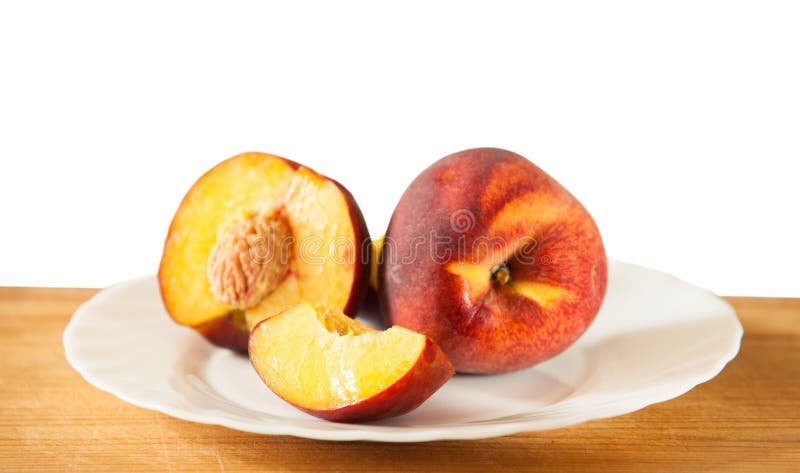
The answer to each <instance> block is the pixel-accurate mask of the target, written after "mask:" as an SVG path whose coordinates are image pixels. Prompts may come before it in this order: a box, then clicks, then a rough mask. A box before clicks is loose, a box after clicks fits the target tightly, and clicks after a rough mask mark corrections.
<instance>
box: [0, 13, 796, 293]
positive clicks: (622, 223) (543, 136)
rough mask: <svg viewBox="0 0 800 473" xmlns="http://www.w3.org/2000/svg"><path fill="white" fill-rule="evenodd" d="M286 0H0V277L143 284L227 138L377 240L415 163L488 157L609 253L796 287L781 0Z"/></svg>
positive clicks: (788, 77)
mask: <svg viewBox="0 0 800 473" xmlns="http://www.w3.org/2000/svg"><path fill="white" fill-rule="evenodd" d="M283 3H284V4H282V5H277V4H271V5H270V4H264V3H263V2H253V3H240V2H219V3H218V4H208V3H203V2H190V3H185V4H179V3H177V2H129V3H128V5H127V6H124V7H123V6H119V5H111V2H93V3H88V2H81V1H69V2H51V3H42V2H35V1H26V2H3V3H2V4H0V163H1V164H0V206H1V207H0V208H1V209H2V214H1V216H2V220H0V222H1V223H0V231H2V233H1V235H2V236H0V285H59V286H105V285H108V284H111V283H113V282H115V281H118V280H120V279H126V278H129V277H133V276H137V275H140V274H146V273H152V272H154V271H155V270H156V268H157V265H158V260H159V258H160V253H161V244H162V242H163V238H164V236H165V233H166V230H167V226H168V224H169V222H170V219H171V217H172V214H173V212H174V211H175V208H176V207H177V205H178V202H179V201H180V199H181V197H182V195H183V193H184V192H185V191H186V190H187V189H188V188H189V186H190V185H191V184H192V182H193V181H194V180H195V179H196V178H197V177H198V176H200V175H201V174H202V173H203V172H204V171H205V170H206V169H208V168H210V167H211V166H213V165H214V164H215V163H216V162H218V161H220V160H222V159H224V158H227V157H229V156H231V155H233V154H237V153H239V152H242V151H247V150H261V151H267V152H272V153H276V154H280V155H284V156H286V157H289V158H291V159H294V160H296V161H300V162H301V163H304V164H306V165H308V166H311V167H313V168H315V169H317V170H318V171H320V172H322V173H324V174H327V175H330V176H332V177H334V178H336V179H338V180H339V181H341V182H342V183H343V184H344V185H345V186H347V187H348V188H349V189H350V190H351V191H352V192H353V194H355V196H356V198H357V199H358V201H359V203H360V204H361V207H362V209H363V211H364V214H365V215H366V217H367V222H368V224H369V226H370V230H371V233H372V234H373V235H379V234H381V233H382V232H383V230H384V229H385V227H386V225H387V223H388V221H389V218H390V216H391V212H392V210H393V208H394V204H395V203H396V202H397V200H398V198H399V197H400V195H401V194H402V192H403V190H404V189H405V187H406V186H407V185H408V183H410V182H411V180H412V179H413V178H414V176H416V175H417V173H419V172H420V171H422V170H423V169H424V168H425V167H426V166H428V165H429V164H430V163H431V162H433V161H434V160H436V159H438V158H440V157H442V156H444V155H447V154H449V153H451V152H455V151H458V150H461V149H464V148H468V147H475V146H497V147H503V148H507V149H511V150H513V151H516V152H518V153H520V154H523V155H525V156H527V157H528V158H530V159H531V160H533V161H534V162H536V163H537V164H538V165H539V166H541V167H542V168H544V169H545V170H546V171H548V172H549V173H550V174H551V175H553V176H554V177H556V178H557V179H558V180H559V181H560V182H561V183H562V184H564V185H565V186H566V187H567V188H568V189H570V190H571V191H572V192H573V194H575V195H576V196H577V197H578V198H579V199H580V200H581V201H582V202H583V203H584V204H585V206H586V207H587V208H588V209H589V210H590V212H592V214H593V215H594V217H595V219H596V220H597V223H598V225H599V227H600V229H601V232H602V233H603V235H604V239H605V243H606V248H607V252H608V254H609V256H611V257H614V258H618V259H622V260H627V261H631V262H636V263H640V264H643V265H646V266H651V267H655V268H658V269H662V270H665V271H668V272H671V273H674V274H676V275H678V276H680V277H682V278H684V279H687V280H689V281H690V282H693V283H696V284H699V285H702V286H705V287H708V288H710V289H712V290H714V291H716V292H718V293H721V294H738V295H773V296H800V269H798V268H800V249H798V247H799V245H800V243H799V242H800V225H799V224H798V213H799V212H798V210H797V205H798V203H800V191H799V190H798V180H799V178H800V176H798V174H797V172H796V171H795V169H796V166H795V163H796V162H797V161H798V159H800V3H798V2H769V1H753V2H737V1H724V2H702V1H696V0H695V1H687V2H683V1H669V2H586V3H573V2H549V3H550V4H549V5H536V6H532V5H528V4H527V2H497V1H492V2H483V3H480V4H478V3H470V2H463V1H461V2H411V3H409V2H396V3H395V5H394V6H377V5H374V4H373V2H360V3H351V2H342V1H335V2H324V3H323V2H320V3H316V4H312V3H307V2H283Z"/></svg>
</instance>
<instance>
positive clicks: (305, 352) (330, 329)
mask: <svg viewBox="0 0 800 473" xmlns="http://www.w3.org/2000/svg"><path fill="white" fill-rule="evenodd" d="M250 361H251V362H252V363H253V366H254V367H255V369H256V371H257V372H258V374H259V376H260V377H261V379H262V380H263V381H264V383H265V384H266V385H267V386H269V388H270V389H271V390H272V391H273V392H274V393H275V394H277V395H278V396H279V397H281V398H283V399H284V400H286V401H287V402H289V403H290V404H292V405H294V406H295V407H297V408H299V409H301V410H303V411H305V412H307V413H309V414H311V415H314V416H316V417H321V418H323V419H328V420H333V421H339V422H356V421H365V420H374V419H381V418H385V417H391V416H397V415H401V414H405V413H407V412H409V411H411V410H413V409H415V408H416V407H417V406H419V405H420V404H422V402H424V401H425V400H426V399H428V398H429V397H430V396H431V395H432V394H433V393H434V392H436V390H438V389H439V388H440V387H441V386H442V385H443V384H444V383H445V382H447V380H448V379H450V377H451V376H453V373H454V368H453V366H452V365H451V364H450V362H449V361H448V360H447V357H446V356H445V355H444V353H443V352H442V351H441V350H440V349H439V347H438V346H437V345H436V343H434V342H433V340H431V339H430V338H428V337H426V336H424V335H421V334H419V333H416V332H412V331H410V330H408V329H405V328H402V327H397V326H395V327H391V328H389V329H387V330H385V331H382V332H381V331H378V330H375V329H372V328H370V327H367V326H366V325H364V324H361V323H360V322H357V321H355V320H352V319H350V318H349V317H347V316H345V315H344V314H342V313H341V312H339V311H336V310H331V309H328V308H325V307H324V306H322V305H320V304H309V303H304V304H300V305H297V306H295V307H293V308H291V309H288V310H286V311H284V312H282V313H281V314H279V315H276V316H274V317H271V318H269V319H266V320H264V321H262V322H261V323H259V324H258V325H256V327H255V328H254V329H253V331H252V333H251V334H250Z"/></svg>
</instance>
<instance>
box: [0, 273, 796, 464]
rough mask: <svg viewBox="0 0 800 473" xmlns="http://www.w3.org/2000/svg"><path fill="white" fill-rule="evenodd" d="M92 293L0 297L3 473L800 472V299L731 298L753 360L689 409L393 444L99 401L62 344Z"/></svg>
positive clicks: (739, 362) (744, 355)
mask: <svg viewBox="0 0 800 473" xmlns="http://www.w3.org/2000/svg"><path fill="white" fill-rule="evenodd" d="M94 292H95V291H94V290H88V289H32V288H0V360H2V361H0V470H2V471H58V472H61V471H70V470H76V471H119V472H129V471H147V472H153V471H192V472H200V471H228V472H230V471H323V470H338V471H371V472H372V471H374V472H379V471H392V472H394V471H431V470H438V471H491V470H512V471H548V470H556V471H567V472H569V471H581V472H583V471H691V472H697V471H704V472H709V471H724V472H733V471H758V472H770V471H800V299H759V298H728V300H729V301H730V302H731V304H733V305H734V306H735V308H736V310H737V312H738V313H739V316H740V319H741V320H742V323H743V324H744V327H745V336H744V340H743V345H742V350H741V352H740V354H739V356H738V357H737V358H736V359H735V360H734V361H733V362H731V363H730V364H729V365H728V367H727V368H725V370H724V371H723V372H722V373H721V374H720V375H719V376H718V377H717V378H715V379H713V380H712V381H709V382H708V383H705V384H703V385H701V386H698V387H697V388H695V389H693V390H692V391H690V392H689V393H687V394H685V395H683V396H681V397H679V398H678V399H675V400H672V401H669V402H665V403H661V404H657V405H654V406H650V407H648V408H646V409H643V410H641V411H638V412H635V413H633V414H629V415H625V416H621V417H616V418H613V419H606V420H598V421H592V422H587V423H584V424H581V425H578V426H575V427H570V428H565V429H559V430H554V431H549V432H535V433H528V434H518V435H512V436H508V437H502V438H495V439H488V440H478V441H459V442H455V441H448V442H431V443H418V444H382V443H370V442H351V443H348V442H341V443H334V442H322V441H315V440H305V439H299V438H293V437H283V436H260V435H253V434H247V433H243V432H237V431H233V430H229V429H226V428H223V427H216V426H209V425H200V424H194V423H191V422H186V421H182V420H178V419H173V418H171V417H168V416H166V415H163V414H159V413H156V412H152V411H148V410H144V409H140V408H137V407H133V406H131V405H128V404H126V403H124V402H122V401H120V400H118V399H117V398H115V397H114V396H112V395H110V394H106V393H104V392H101V391H99V390H98V389H95V388H94V387H92V386H91V385H89V384H88V383H87V382H86V381H84V380H83V379H82V378H81V377H80V376H79V375H78V374H77V373H76V372H74V371H73V370H72V369H71V368H70V367H69V365H68V364H67V362H66V360H65V358H64V349H63V346H62V343H61V335H62V332H63V330H64V327H65V326H66V324H67V321H68V320H69V317H70V315H71V314H72V312H73V311H74V310H75V308H76V307H77V306H78V305H79V304H80V303H81V302H83V301H84V300H86V299H87V298H89V297H90V296H91V295H92V294H94Z"/></svg>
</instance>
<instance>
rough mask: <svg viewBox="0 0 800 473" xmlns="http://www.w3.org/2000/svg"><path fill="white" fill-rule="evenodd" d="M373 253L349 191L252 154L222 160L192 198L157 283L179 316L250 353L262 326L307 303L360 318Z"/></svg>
mask: <svg viewBox="0 0 800 473" xmlns="http://www.w3.org/2000/svg"><path fill="white" fill-rule="evenodd" d="M368 252H369V237H368V233H367V228H366V224H365V223H364V218H363V216H362V214H361V211H360V210H359V208H358V205H357V204H356V202H355V200H354V199H353V197H352V195H351V194H350V193H349V192H348V191H347V190H346V189H345V188H344V187H342V186H341V185H340V184H339V183H337V182H336V181H334V180H332V179H330V178H327V177H325V176H322V175H320V174H318V173H316V172H314V171H313V170H311V169H309V168H307V167H304V166H301V165H299V164H297V163H294V162H292V161H289V160H287V159H284V158H280V157H278V156H273V155H269V154H265V153H257V152H251V153H244V154H240V155H238V156H234V157H233V158H230V159H228V160H226V161H223V162H222V163H220V164H219V165H217V166H216V167H214V168H213V169H211V170H210V171H208V172H207V173H206V174H205V175H203V176H202V177H201V178H200V179H199V180H198V181H197V182H195V184H194V185H193V186H192V188H191V189H190V190H189V192H188V193H187V194H186V196H185V197H184V199H183V201H182V202H181V204H180V207H179V208H178V210H177V212H176V213H175V216H174V218H173V220H172V224H171V225H170V228H169V233H168V235H167V239H166V242H165V243H164V253H163V256H162V258H161V265H160V267H159V271H158V279H159V284H160V288H161V295H162V298H163V301H164V305H165V307H166V309H167V311H168V312H169V314H170V315H171V316H172V317H173V318H174V319H175V321H177V322H178V323H180V324H183V325H188V326H191V327H194V328H195V329H196V330H198V331H199V332H200V333H202V334H203V335H205V336H206V337H207V338H208V339H209V340H211V341H212V342H214V343H216V344H218V345H221V346H226V347H229V348H234V349H237V350H240V351H246V350H247V339H248V336H249V331H250V329H251V328H252V327H253V326H254V325H255V324H256V323H258V322H260V321H261V320H262V319H264V318H266V317H270V316H272V315H275V314H277V313H278V312H281V311H282V310H284V309H287V308H289V307H292V306H294V305H296V304H298V303H300V302H301V301H311V302H318V303H323V304H325V305H326V306H329V307H332V308H335V309H337V310H341V311H343V312H344V313H346V314H350V315H353V314H355V312H356V310H357V307H358V304H359V303H360V302H361V299H362V298H363V296H364V294H365V291H366V288H367V284H368V272H369V268H368V262H367V258H366V257H363V256H362V254H364V253H368Z"/></svg>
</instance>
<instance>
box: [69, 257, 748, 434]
mask: <svg viewBox="0 0 800 473" xmlns="http://www.w3.org/2000/svg"><path fill="white" fill-rule="evenodd" d="M609 275H610V278H609V286H608V293H607V295H606V299H605V301H604V303H603V307H602V309H601V310H600V313H599V314H598V315H597V318H596V319H595V321H594V323H593V324H592V326H591V327H590V328H589V330H588V331H587V332H586V334H584V336H583V337H581V339H580V340H578V342H576V343H575V344H574V345H573V346H572V347H570V348H569V349H568V350H567V351H565V352H564V353H562V354H561V355H559V356H557V357H555V358H553V359H551V360H549V361H547V362H544V363H542V364H540V365H538V366H535V367H533V368H530V369H527V370H524V371H519V372H516V373H511V374H504V375H496V376H475V375H456V376H455V377H454V378H453V379H451V380H450V381H449V382H448V383H447V384H446V385H445V386H444V387H443V388H442V389H441V390H439V391H438V392H437V393H436V394H434V395H433V396H432V397H431V398H430V399H428V401H426V402H425V403H424V404H423V405H422V406H420V407H419V408H418V409H417V410H415V411H413V412H411V413H409V414H406V415H404V416H401V417H396V418H393V419H388V420H384V421H380V422H373V423H366V424H341V423H333V422H327V421H323V420H319V419H316V418H314V417H311V416H309V415H306V414H304V413H302V412H300V411H298V410H296V409H294V408H293V407H291V406H290V405H288V404H286V403H285V402H283V401H282V400H281V399H279V398H278V397H276V396H275V395H274V394H272V392H271V391H270V390H269V389H267V387H266V386H264V384H263V383H262V382H261V380H260V379H259V378H258V376H257V375H256V373H255V371H254V370H253V369H252V368H251V366H250V363H249V360H248V359H247V358H246V357H244V356H241V355H236V354H234V353H232V352H230V351H228V350H224V349H220V348H216V347H214V346H213V345H211V344H210V343H208V342H206V341H205V339H203V338H202V337H200V336H199V335H197V334H196V333H195V332H193V331H192V330H191V329H188V328H185V327H181V326H178V325H176V324H175V323H173V322H172V321H171V319H170V318H169V316H168V315H167V314H166V313H165V311H164V308H163V306H162V304H161V299H160V297H159V293H158V286H157V282H156V279H155V276H149V277H146V278H141V279H135V280H132V281H127V282H123V283H120V284H117V285H115V286H112V287H109V288H108V289H105V290H103V291H101V292H100V293H99V294H97V295H96V296H95V297H93V298H92V299H91V300H89V301H88V302H86V303H85V304H83V305H82V306H81V307H80V308H79V309H78V310H77V311H76V312H75V314H74V315H73V317H72V320H70V322H69V325H68V326H67V328H66V331H65V332H64V347H65V349H66V355H67V360H69V362H70V364H71V365H72V366H73V367H74V368H75V369H76V370H77V371H78V372H79V373H80V374H81V375H83V377H84V378H86V380H87V381H89V382H90V383H91V384H93V385H95V386H97V387H98V388H100V389H102V390H105V391H108V392H110V393H112V394H114V395H116V396H117V397H119V398H120V399H123V400H125V401H127V402H130V403H131V404H134V405H137V406H141V407H145V408H148V409H154V410H157V411H161V412H163V413H165V414H169V415H171V416H174V417H178V418H181V419H186V420H190V421H194V422H202V423H208V424H219V425H223V426H226V427H230V428H232V429H238V430H243V431H247V432H255V433H262V434H287V435H296V436H300V437H309V438H315V439H325V440H378V441H387V442H415V441H428V440H440V439H474V438H485V437H493V436H498V435H506V434H512V433H516V432H523V431H532V430H544V429H553V428H557V427H563V426H567V425H571V424H575V423H578V422H582V421H586V420H590V419H598V418H604V417H610V416H616V415H620V414H625V413H628V412H632V411H635V410H637V409H641V408H643V407H645V406H647V405H649V404H652V403H655V402H661V401H666V400H668V399H672V398H674V397H676V396H679V395H681V394H683V393H685V392H686V391H688V390H689V389H691V388H692V387H694V386H696V385H697V384H699V383H702V382H704V381H707V380H709V379H711V378H712V377H714V376H715V375H716V374H717V373H719V372H720V370H722V368H723V367H724V366H725V364H726V363H727V362H728V361H730V360H731V359H733V357H734V356H736V353H737V352H738V351H739V343H740V341H741V337H742V327H741V325H740V324H739V321H738V319H737V318H736V313H735V312H734V311H733V309H732V308H731V307H730V306H729V305H728V304H726V303H725V302H724V301H723V300H721V299H720V298H718V297H716V296H715V295H714V294H712V293H711V292H709V291H707V290H704V289H700V288H697V287H695V286H692V285H689V284H687V283H685V282H683V281H681V280H679V279H676V278H674V277H672V276H669V275H667V274H664V273H660V272H657V271H654V270H650V269H646V268H642V267H639V266H635V265H631V264H626V263H620V262H613V261H612V262H611V263H610V268H609ZM374 315H375V314H365V315H364V316H363V317H361V315H360V317H361V318H362V319H364V318H366V319H367V322H371V320H370V317H369V316H372V317H373V318H374ZM373 320H374V319H373ZM371 325H374V323H371Z"/></svg>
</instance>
